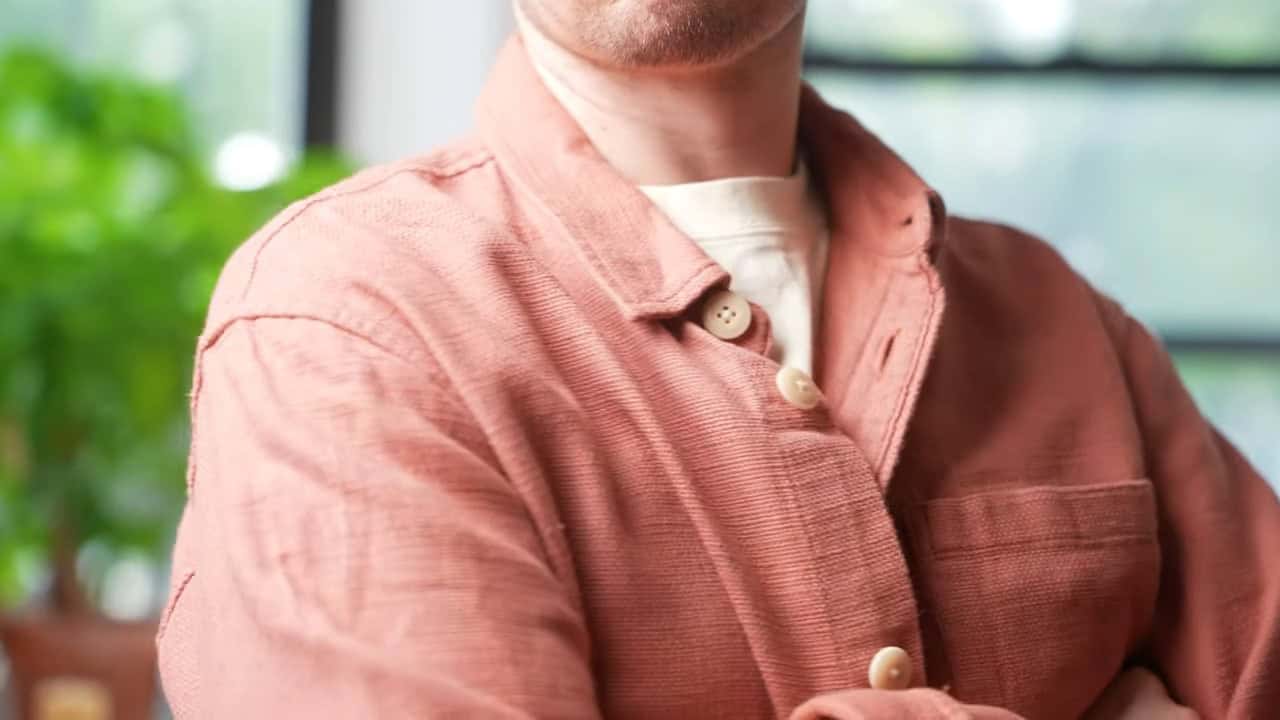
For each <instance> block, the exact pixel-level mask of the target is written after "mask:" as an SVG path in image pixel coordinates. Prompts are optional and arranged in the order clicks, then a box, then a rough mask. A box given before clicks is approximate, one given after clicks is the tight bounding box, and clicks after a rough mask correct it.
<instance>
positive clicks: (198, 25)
mask: <svg viewBox="0 0 1280 720" xmlns="http://www.w3.org/2000/svg"><path fill="white" fill-rule="evenodd" d="M308 4H309V3H307V2H306V1H305V0H271V2H260V1H257V0H219V2H205V1H204V0H130V2H119V0H0V18H3V19H4V20H3V23H2V24H0V48H2V47H4V46H7V45H9V44H11V43H15V42H22V43H30V42H37V43H43V44H45V45H48V46H52V47H54V48H56V49H58V50H60V51H63V52H65V53H68V54H70V55H71V56H72V57H74V58H75V59H76V60H78V61H81V62H83V63H85V64H86V65H89V66H92V67H102V68H113V69H117V70H121V71H125V72H128V73H130V74H132V75H135V76H140V77H143V78H146V79H148V80H151V81H154V82H157V83H162V84H166V85H175V86H177V87H180V88H181V89H182V90H183V92H184V94H185V95H186V97H187V99H188V101H189V103H190V104H191V106H192V108H193V110H194V112H195V116H196V117H195V120H196V124H197V127H198V129H199V131H200V135H201V140H202V141H203V143H204V146H205V147H206V148H207V150H208V153H209V162H210V163H211V168H212V169H213V171H214V175H215V177H216V178H217V179H218V180H219V181H220V182H222V183H223V184H225V185H227V186H229V187H232V188H236V189H252V188H255V187H259V186H261V185H265V184H267V183H269V182H271V181H272V180H274V179H276V178H277V177H279V176H280V175H281V174H282V173H283V172H284V171H285V169H286V168H287V167H288V164H289V163H290V162H291V161H292V160H293V159H294V158H295V157H296V156H297V155H298V153H299V152H300V151H301V149H302V146H303V131H304V127H303V125H304V121H305V97H304V95H305V90H306V88H305V84H306V77H307V75H306V69H307V68H306V58H305V52H306V43H307V37H306V33H307V11H308Z"/></svg>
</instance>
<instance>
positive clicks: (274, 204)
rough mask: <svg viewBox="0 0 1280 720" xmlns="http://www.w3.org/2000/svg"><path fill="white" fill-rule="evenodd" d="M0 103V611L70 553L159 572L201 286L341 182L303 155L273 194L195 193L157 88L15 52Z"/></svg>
mask: <svg viewBox="0 0 1280 720" xmlns="http://www.w3.org/2000/svg"><path fill="white" fill-rule="evenodd" d="M0 88H3V92H0V603H3V604H5V605H12V604H13V603H15V602H17V601H21V600H24V599H26V597H25V596H26V595H27V594H29V593H30V591H31V588H30V585H31V579H32V577H33V575H38V574H40V572H39V569H40V568H52V569H53V575H52V577H54V579H55V582H54V589H55V592H65V591H67V589H68V586H67V584H68V583H70V586H75V585H76V582H75V580H74V576H75V572H74V570H73V569H72V568H73V566H74V557H75V555H76V553H77V551H78V550H79V549H81V548H84V547H86V546H91V547H93V548H95V549H96V550H97V551H99V554H104V553H105V554H106V555H111V554H114V553H119V552H122V551H124V550H126V549H128V550H133V551H139V550H140V551H142V552H144V553H146V554H148V555H149V556H151V557H152V558H154V559H156V560H159V559H161V558H162V557H163V553H164V552H165V551H166V550H167V547H168V539H169V537H170V534H171V532H172V528H173V525H174V523H175V521H176V516H177V514H178V512H179V510H180V508H181V503H182V499H183V494H184V491H185V485H184V482H183V476H184V471H183V465H184V460H185V453H186V442H187V441H186V438H187V433H186V428H187V404H186V400H187V394H186V393H187V388H188V383H189V379H190V361H191V357H192V353H193V350H194V342H195V338H196V335H197V334H198V333H199V330H200V327H201V323H202V322H203V317H204V313H205V309H206V304H207V301H208V298H209V295H210V292H211V290H212V287H213V284H214V282H215V280H216V277H217V273H218V271H219V269H220V267H221V265H222V263H223V262H224V261H225V259H226V257H227V255H228V254H229V253H230V252H231V250H232V249H233V248H234V247H235V245H236V244H237V243H238V242H240V241H242V240H243V239H244V238H245V237H247V236H248V235H249V234H250V233H251V232H252V231H253V230H254V229H255V228H256V227H257V226H259V225H261V224H262V223H263V222H264V221H265V220H266V219H267V218H268V217H269V216H270V215H272V214H273V213H274V212H276V211H278V210H279V209H280V208H281V207H282V206H283V205H284V204H285V203H286V202H288V201H290V200H292V199H294V198H296V197H299V196H302V195H305V194H308V193H310V192H312V191H314V190H317V189H319V188H320V187H322V186H324V185H326V184H328V183H330V182H332V181H334V180H336V179H337V178H338V177H340V176H341V175H343V174H345V173H346V172H347V170H348V169H347V167H346V166H345V165H344V164H343V163H342V162H341V161H340V160H338V159H336V158H335V157H333V156H331V155H326V154H320V155H317V154H310V155H308V156H307V157H305V158H303V160H302V161H301V162H300V163H299V165H298V166H297V168H296V169H295V170H294V171H293V172H292V174H291V175H290V176H289V177H287V178H285V179H284V180H282V181H281V182H279V183H277V184H275V185H273V186H271V187H268V188H265V189H263V190H260V191H255V192H248V193H240V192H232V191H228V190H225V189H222V188H220V187H218V186H216V185H215V184H214V183H213V182H211V181H210V179H209V177H208V175H207V173H206V170H205V162H204V159H205V153H204V152H203V150H202V148H200V147H199V146H198V143H197V142H196V141H195V139H194V135H193V133H192V131H191V126H190V123H189V121H188V118H187V114H186V112H185V110H184V107H183V104H182V101H181V99H180V97H179V96H178V95H177V94H175V93H174V92H172V91H170V90H167V89H162V88H156V87H150V86H146V85H143V84H140V83H138V82H136V81H133V80H130V79H128V78H125V77H121V76H115V75H109V74H90V73H86V72H81V71H78V70H76V69H74V68H72V67H70V66H68V65H66V64H64V63H63V62H61V61H60V60H59V59H58V58H56V57H54V56H52V55H50V54H48V53H46V52H43V51H37V50H30V49H23V50H15V51H11V52H10V53H8V54H7V55H4V56H3V57H0ZM83 565H84V564H83V563H82V568H81V570H82V571H83V570H84V567H83ZM32 568H36V569H37V572H35V573H33V572H32ZM90 569H92V568H90ZM89 574H90V575H92V573H89ZM68 576H70V577H68ZM87 579H88V580H89V582H88V585H89V589H91V590H92V588H93V586H94V584H95V583H94V579H93V578H92V577H89V578H87ZM72 592H73V594H75V593H79V592H80V591H79V590H72ZM56 599H61V600H63V601H65V600H66V599H67V598H65V597H63V598H56ZM63 604H65V602H64V603H63Z"/></svg>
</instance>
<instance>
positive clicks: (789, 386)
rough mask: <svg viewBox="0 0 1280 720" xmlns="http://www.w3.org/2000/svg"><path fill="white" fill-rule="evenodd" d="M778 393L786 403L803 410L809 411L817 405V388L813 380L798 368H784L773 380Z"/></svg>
mask: <svg viewBox="0 0 1280 720" xmlns="http://www.w3.org/2000/svg"><path fill="white" fill-rule="evenodd" d="M775 380H776V381H777V383H778V392H780V393H782V397H783V398H785V399H786V401H787V402H789V403H791V404H792V405H795V406H796V407H798V408H801V409H803V410H810V409H812V408H813V407H815V406H816V405H817V404H818V386H817V385H816V384H814V382H813V378H811V377H809V374H808V373H806V372H805V371H803V370H800V369H799V368H793V367H784V368H782V369H781V370H779V371H778V375H777V377H776V378H775Z"/></svg>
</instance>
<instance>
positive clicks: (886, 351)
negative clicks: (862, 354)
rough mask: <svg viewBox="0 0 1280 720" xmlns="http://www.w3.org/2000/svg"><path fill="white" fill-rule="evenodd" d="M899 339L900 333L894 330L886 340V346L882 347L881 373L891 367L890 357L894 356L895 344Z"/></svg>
mask: <svg viewBox="0 0 1280 720" xmlns="http://www.w3.org/2000/svg"><path fill="white" fill-rule="evenodd" d="M897 339H898V331H897V330H894V331H893V332H892V333H890V334H889V337H887V338H885V340H884V344H883V345H881V346H880V368H879V371H880V372H884V369H885V368H886V367H888V366H889V356H890V355H892V354H893V342H894V341H895V340H897Z"/></svg>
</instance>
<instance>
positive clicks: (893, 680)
mask: <svg viewBox="0 0 1280 720" xmlns="http://www.w3.org/2000/svg"><path fill="white" fill-rule="evenodd" d="M867 679H868V680H870V681H871V687H872V688H874V689H876V690H903V689H905V688H907V687H908V686H910V685H911V656H910V655H908V654H907V651H906V650H903V649H902V648H900V647H887V648H881V650H880V652H878V653H876V656H875V657H873V658H871V667H870V668H869V669H868V670H867Z"/></svg>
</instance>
